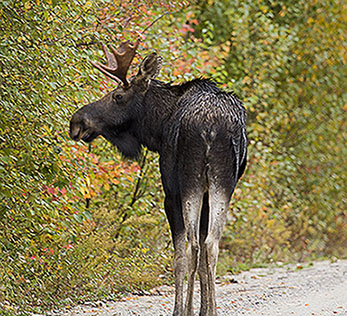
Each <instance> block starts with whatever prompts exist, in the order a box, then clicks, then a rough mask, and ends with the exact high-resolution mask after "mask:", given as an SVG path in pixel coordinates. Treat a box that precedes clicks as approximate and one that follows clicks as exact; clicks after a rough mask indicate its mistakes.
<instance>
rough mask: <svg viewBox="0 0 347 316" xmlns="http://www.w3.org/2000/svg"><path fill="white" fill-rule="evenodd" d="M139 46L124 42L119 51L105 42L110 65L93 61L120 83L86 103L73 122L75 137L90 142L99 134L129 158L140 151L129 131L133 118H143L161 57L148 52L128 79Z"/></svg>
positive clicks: (71, 123) (73, 134)
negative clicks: (151, 83) (151, 84)
mask: <svg viewBox="0 0 347 316" xmlns="http://www.w3.org/2000/svg"><path fill="white" fill-rule="evenodd" d="M138 45H139V41H137V42H136V43H135V44H134V45H132V44H130V43H129V41H127V42H123V43H122V44H121V45H120V46H119V48H118V50H116V49H115V48H114V47H112V46H110V49H111V52H109V51H108V49H107V47H106V46H105V45H102V48H103V51H104V53H105V55H106V58H107V65H103V64H100V63H98V62H96V63H94V62H91V63H92V65H93V66H94V67H95V68H97V69H98V70H100V71H101V72H102V73H104V74H105V75H106V76H108V77H109V78H111V79H113V80H115V81H116V82H117V83H118V86H117V87H116V88H115V89H114V90H113V91H111V92H109V93H108V94H107V95H105V96H104V97H103V98H101V99H100V100H98V101H96V102H93V103H90V104H87V105H85V106H84V107H82V108H81V109H80V110H78V111H77V112H76V113H75V114H74V115H73V117H72V119H71V121H70V137H71V138H72V139H73V140H75V141H79V140H81V139H82V140H83V141H85V142H91V141H93V140H94V139H95V138H96V137H98V136H99V135H101V136H103V137H104V138H106V139H107V140H108V141H110V142H111V143H112V144H114V145H116V146H117V147H118V148H119V149H120V151H121V152H122V153H123V154H124V155H125V156H129V157H135V156H137V155H138V153H139V151H140V147H141V146H140V144H139V142H138V140H137V138H136V137H133V135H132V134H131V133H130V132H129V131H130V130H131V127H132V124H133V122H134V121H136V120H137V119H139V118H140V117H141V114H142V113H143V111H144V109H143V107H142V103H143V100H142V99H143V97H144V96H145V95H146V92H147V90H148V87H149V83H150V81H151V79H154V78H155V77H156V76H157V75H158V74H159V71H160V68H161V61H162V58H161V57H160V56H158V55H157V54H156V53H152V54H150V55H148V56H147V57H146V58H145V59H144V60H143V61H142V63H141V64H140V66H139V70H138V73H137V75H135V76H133V77H132V78H130V79H129V80H128V79H127V78H126V77H127V72H128V69H129V67H130V64H131V62H132V60H133V58H134V56H135V53H136V49H137V47H138Z"/></svg>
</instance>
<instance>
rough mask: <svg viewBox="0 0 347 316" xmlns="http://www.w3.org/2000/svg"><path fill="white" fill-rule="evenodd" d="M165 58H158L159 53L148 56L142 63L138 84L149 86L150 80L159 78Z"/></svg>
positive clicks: (137, 78) (136, 79) (136, 78)
mask: <svg viewBox="0 0 347 316" xmlns="http://www.w3.org/2000/svg"><path fill="white" fill-rule="evenodd" d="M162 60H163V58H162V57H161V56H158V55H157V53H152V54H150V55H148V56H147V57H146V58H145V59H144V60H143V61H142V63H141V65H140V69H139V72H138V73H137V75H136V77H135V81H136V83H141V84H145V85H146V86H147V84H148V83H149V81H150V79H154V78H155V77H156V76H158V74H159V72H160V68H161V65H162Z"/></svg>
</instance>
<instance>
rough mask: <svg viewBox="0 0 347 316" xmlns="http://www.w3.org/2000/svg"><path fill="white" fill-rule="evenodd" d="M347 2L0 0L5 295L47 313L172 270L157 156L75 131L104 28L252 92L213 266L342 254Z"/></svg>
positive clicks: (109, 36) (9, 301) (16, 304)
mask: <svg viewBox="0 0 347 316" xmlns="http://www.w3.org/2000/svg"><path fill="white" fill-rule="evenodd" d="M345 9H346V5H345V4H344V3H343V2H342V1H341V2H339V1H337V2H333V3H331V2H330V1H314V0H310V1H301V0H299V1H290V2H288V1H280V2H276V4H271V3H269V1H264V0H259V1H248V0H246V1H235V2H230V1H226V0H218V1H217V0H209V1H198V2H197V3H195V4H194V6H188V2H182V1H177V2H175V1H173V2H172V1H170V2H168V1H162V4H161V5H159V2H158V4H156V2H154V4H153V3H152V1H148V2H147V1H143V2H138V1H111V0H109V1H108V0H98V1H84V0H79V1H60V2H58V1H54V0H52V1H40V0H37V1H22V2H20V1H14V0H13V1H10V0H8V1H2V2H1V4H0V30H1V35H2V36H1V38H2V41H1V43H0V56H1V64H0V65H1V69H0V71H1V81H0V95H1V100H0V102H1V112H0V139H1V142H0V172H1V177H2V181H1V183H0V241H1V245H0V309H3V310H5V313H9V314H11V313H12V312H23V311H38V312H40V311H43V310H47V308H48V309H49V308H52V307H54V306H55V305H60V304H63V305H65V306H66V305H71V303H73V302H74V301H78V300H83V299H88V300H89V299H94V298H101V297H105V296H107V297H115V296H117V295H119V293H121V292H124V291H135V290H138V289H147V288H149V287H151V286H154V285H157V284H160V283H163V282H168V280H169V282H171V254H172V249H171V248H172V247H171V245H170V236H169V230H168V225H167V221H166V219H165V214H164V211H163V209H162V208H163V193H162V188H161V185H160V175H159V171H158V157H157V155H155V154H152V153H149V152H147V151H146V150H145V151H144V152H143V156H142V157H141V158H140V159H139V160H138V161H124V160H123V159H122V158H121V157H120V156H119V154H118V153H117V150H116V149H114V148H112V147H111V146H110V145H109V144H107V143H106V142H105V141H103V140H102V139H97V140H96V141H95V142H94V143H93V144H92V145H91V146H89V148H88V147H86V146H85V145H83V144H77V145H76V144H74V143H73V142H71V141H70V140H69V139H68V135H67V130H68V121H69V118H70V116H71V114H72V113H73V112H74V111H75V110H76V109H77V108H79V107H81V106H82V105H83V104H86V103H88V102H90V101H92V100H95V99H97V98H100V96H102V95H103V94H104V93H105V92H106V91H108V90H110V89H111V88H112V82H110V81H109V80H107V79H104V77H103V76H102V75H101V74H99V73H97V72H94V71H93V70H92V69H91V67H90V66H89V64H88V61H89V60H95V59H96V58H102V51H101V47H100V45H99V42H101V41H103V42H105V43H117V42H119V41H120V40H123V39H131V40H134V39H135V38H136V37H140V38H141V39H142V43H141V46H140V49H139V54H138V55H139V56H142V57H143V56H144V55H145V54H146V53H147V51H149V50H153V49H154V50H157V51H158V52H159V53H160V54H161V55H162V56H163V57H164V61H165V63H164V67H163V70H162V72H161V74H160V79H162V80H166V81H171V80H176V81H177V82H182V81H184V80H187V79H191V78H194V77H198V76H200V75H205V76H208V77H211V78H214V79H215V80H217V81H219V82H221V84H222V86H223V87H225V88H230V89H233V90H234V91H235V92H236V93H237V94H238V95H240V96H242V98H243V99H244V100H245V105H246V107H247V110H248V117H249V126H248V131H249V138H250V148H249V165H248V168H247V172H246V175H245V176H244V178H243V180H242V182H241V183H240V184H239V186H238V188H237V190H236V192H235V194H234V198H233V203H232V207H231V209H232V212H231V214H232V216H231V220H230V221H229V223H228V225H227V228H226V231H225V234H224V237H223V239H222V242H221V248H222V249H221V259H222V260H221V264H220V268H219V269H220V273H223V272H225V271H227V270H231V271H234V272H235V271H238V270H239V269H244V268H245V267H247V266H254V265H259V264H262V263H263V262H267V261H270V260H293V259H302V258H305V257H307V256H319V255H336V256H338V255H346V254H345V253H344V251H345V244H346V222H345V218H346V213H345V209H346V207H345V200H346V195H345V192H344V190H343V188H344V187H345V186H346V178H345V175H346V167H345V164H344V163H343V162H344V160H345V157H346V154H347V153H346V148H345V147H344V146H343V145H342V144H344V143H345V138H346V130H345V123H344V118H345V111H346V105H345V104H346V94H345V91H346V86H345V80H344V77H343V76H344V74H345V73H346V69H345V68H346V66H345V65H346V57H345V55H344V54H343V52H344V48H345V47H344V46H343V45H344V43H345V34H344V19H343V18H344V16H343V12H344V11H345ZM96 55H97V56H99V57H96ZM138 62H139V58H135V60H134V68H133V71H135V67H136V65H137V64H138ZM167 272H169V273H167ZM162 276H164V278H162ZM67 297H68V299H67V300H66V298H67Z"/></svg>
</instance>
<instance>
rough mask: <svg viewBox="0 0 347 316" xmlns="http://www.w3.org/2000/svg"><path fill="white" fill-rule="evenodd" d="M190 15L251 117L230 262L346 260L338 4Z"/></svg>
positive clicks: (217, 9)
mask: <svg viewBox="0 0 347 316" xmlns="http://www.w3.org/2000/svg"><path fill="white" fill-rule="evenodd" d="M197 10H199V11H198V13H197V16H199V18H200V21H199V25H198V28H197V32H196V34H197V35H198V36H199V37H200V38H202V39H203V40H204V42H205V43H207V45H212V46H215V45H218V46H219V47H220V55H219V56H220V59H221V70H222V71H219V72H218V73H217V74H216V78H217V79H220V80H221V81H222V82H227V79H229V78H230V82H231V83H232V84H231V87H232V88H233V89H235V90H236V91H237V92H238V93H239V94H241V95H242V96H243V99H244V100H245V104H246V106H247V109H248V116H249V138H250V148H249V149H250V155H249V165H248V169H247V174H246V176H245V177H244V180H243V181H242V182H241V184H240V186H239V189H237V191H236V193H235V195H234V198H235V200H236V201H235V203H234V205H233V222H232V223H230V225H229V227H228V229H227V233H226V235H225V236H226V237H225V239H224V240H223V245H224V247H225V248H227V249H229V252H228V255H232V256H234V260H239V258H243V260H244V261H247V260H248V261H250V262H255V261H256V262H257V261H258V262H262V261H264V260H269V259H273V260H278V259H281V260H283V259H293V258H299V259H301V258H302V257H305V256H307V255H309V254H311V253H314V254H316V255H317V254H323V253H325V254H327V253H328V254H335V255H341V254H342V255H343V254H344V255H346V252H345V250H346V249H345V242H346V223H345V218H346V213H345V210H346V205H345V201H346V195H345V191H344V190H343V187H345V185H346V166H345V164H344V163H343V161H344V160H345V158H344V157H346V148H345V146H343V145H342V144H343V143H344V142H345V141H344V140H345V138H346V130H345V111H346V106H345V104H346V94H345V91H346V90H345V87H346V85H345V80H344V78H343V76H344V72H345V70H346V66H345V65H346V57H345V55H344V54H343V51H344V47H343V45H344V43H345V40H346V38H345V32H344V15H343V13H344V12H345V10H346V5H345V3H343V2H342V1H337V2H334V3H331V2H330V1H314V0H312V1H308V2H307V1H291V2H290V3H288V1H282V2H281V1H280V2H276V3H275V4H271V3H269V2H268V1H261V0H260V1H237V2H233V3H230V1H208V2H201V3H200V4H199V5H198V8H197ZM222 26H223V27H222Z"/></svg>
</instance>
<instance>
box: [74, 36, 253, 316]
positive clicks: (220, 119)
mask: <svg viewBox="0 0 347 316" xmlns="http://www.w3.org/2000/svg"><path fill="white" fill-rule="evenodd" d="M138 44H139V43H138V42H137V43H136V44H134V45H132V44H130V43H129V42H124V43H122V44H121V45H120V47H119V48H118V50H116V49H115V48H113V47H111V52H109V51H108V49H107V48H106V47H105V46H104V45H103V50H104V52H105V55H106V58H107V65H102V64H100V63H93V65H94V66H95V67H96V68H97V69H99V70H100V71H102V72H103V73H104V74H105V75H107V76H108V77H110V78H112V79H114V80H115V81H116V82H117V83H118V85H117V87H116V88H115V89H114V90H113V91H111V92H110V93H108V94H107V95H105V96H104V97H103V98H102V99H100V100H98V101H96V102H93V103H90V104H87V105H85V106H84V107H82V108H81V109H79V110H78V111H77V112H76V113H75V114H74V115H73V116H72V118H71V122H70V136H71V138H72V139H73V140H75V141H79V140H81V139H82V140H84V141H86V142H91V141H92V140H94V139H95V138H96V137H97V136H99V135H101V136H103V137H104V138H105V139H107V140H108V141H110V142H111V143H112V144H114V145H115V146H117V148H118V149H119V150H120V152H121V153H122V154H123V155H124V156H127V157H136V156H137V155H139V153H140V151H141V148H142V147H143V146H147V147H148V148H149V149H150V150H153V151H156V152H158V153H159V155H160V171H161V177H162V182H163V188H164V191H165V212H166V215H167V218H168V221H169V224H170V229H171V233H172V239H173V245H174V250H175V255H174V275H175V307H174V311H173V315H175V316H182V315H184V316H192V315H193V292H194V280H195V275H196V272H197V271H198V274H199V279H200V287H201V307H200V315H201V316H216V315H217V311H216V297H215V276H216V263H217V257H218V250H219V247H218V243H219V240H220V237H221V235H222V230H223V227H224V224H225V220H226V216H227V212H228V204H229V201H230V198H231V195H232V193H233V192H234V189H235V186H236V184H237V182H238V180H239V178H240V177H241V176H242V174H243V172H244V170H245V167H246V155H247V135H246V130H245V118H246V113H245V110H244V107H243V106H242V103H241V101H240V100H239V99H238V98H237V97H236V96H235V95H234V94H231V93H227V92H224V91H222V90H221V89H219V88H218V87H217V86H216V85H215V83H213V82H211V81H209V80H204V79H196V80H192V81H188V82H185V83H183V84H180V85H171V84H167V83H163V82H161V81H159V80H156V79H155V78H156V76H157V75H158V73H159V70H160V67H161V61H162V59H161V57H160V56H158V55H157V54H156V53H152V54H150V55H148V56H147V57H146V58H145V59H144V60H143V61H142V63H141V64H140V66H139V69H138V73H137V75H135V76H133V77H132V78H130V79H129V80H128V79H127V77H126V74H127V71H128V68H129V66H130V64H131V62H132V59H133V57H134V55H135V53H136V48H137V46H138ZM186 243H187V247H186ZM186 268H187V269H186ZM186 273H187V281H188V287H187V292H186V299H185V303H184V302H183V294H184V293H183V283H184V277H185V274H186Z"/></svg>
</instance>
